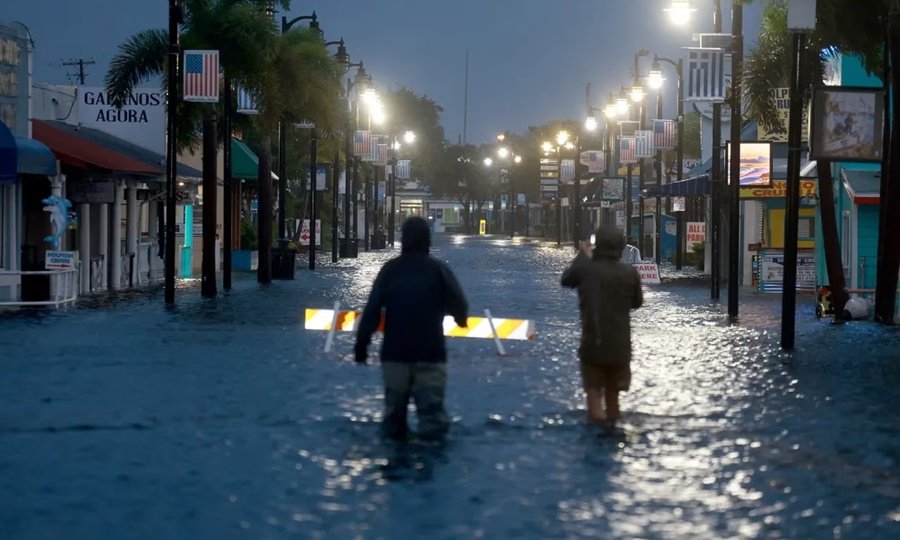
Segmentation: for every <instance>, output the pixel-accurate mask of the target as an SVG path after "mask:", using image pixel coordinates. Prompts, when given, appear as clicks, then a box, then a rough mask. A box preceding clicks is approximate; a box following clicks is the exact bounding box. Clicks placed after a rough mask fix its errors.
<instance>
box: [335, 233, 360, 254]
mask: <svg viewBox="0 0 900 540" xmlns="http://www.w3.org/2000/svg"><path fill="white" fill-rule="evenodd" d="M338 246H339V249H338V253H339V254H340V256H341V258H342V259H355V258H357V257H358V256H359V239H358V238H353V239H351V240H350V245H349V246H348V245H347V241H346V240H344V239H341V241H340V244H338ZM348 247H349V249H348Z"/></svg>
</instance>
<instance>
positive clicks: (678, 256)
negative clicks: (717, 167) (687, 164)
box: [650, 56, 684, 270]
mask: <svg viewBox="0 0 900 540" xmlns="http://www.w3.org/2000/svg"><path fill="white" fill-rule="evenodd" d="M660 62H664V63H666V64H669V65H671V66H672V67H674V68H675V72H676V74H677V75H678V112H677V116H678V119H677V122H678V133H677V137H678V141H677V143H676V145H677V146H676V156H675V161H676V165H675V166H676V176H675V181H676V182H680V181H681V180H682V179H683V178H684V65H683V63H682V60H681V58H679V59H678V61H677V62H675V61H674V60H670V59H668V58H660V57H659V56H655V57H654V58H653V64H654V65H653V69H651V71H650V84H651V86H652V85H653V84H654V82H653V81H654V80H656V81H658V84H659V86H662V70H661V69H659V63H660ZM657 115H658V116H661V115H662V95H661V94H660V98H659V105H658V110H657ZM657 174H658V178H659V180H658V181H659V182H660V185H661V182H662V163H660V164H659V170H658V171H657ZM683 215H684V211H681V212H676V213H675V245H676V248H675V269H676V270H681V267H682V265H683V264H684V218H683ZM657 234H658V235H659V237H660V238H662V235H661V232H660V231H657Z"/></svg>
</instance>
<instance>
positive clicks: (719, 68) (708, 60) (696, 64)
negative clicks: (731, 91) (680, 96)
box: [684, 47, 726, 102]
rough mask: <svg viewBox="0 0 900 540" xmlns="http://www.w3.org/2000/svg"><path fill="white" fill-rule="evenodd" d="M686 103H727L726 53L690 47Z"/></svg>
mask: <svg viewBox="0 0 900 540" xmlns="http://www.w3.org/2000/svg"><path fill="white" fill-rule="evenodd" d="M687 49H688V80H687V95H686V96H685V97H684V99H685V101H714V102H715V101H719V102H721V101H725V63H726V61H725V51H723V50H722V49H701V48H695V47H688V48H687Z"/></svg>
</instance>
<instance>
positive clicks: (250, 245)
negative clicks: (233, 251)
mask: <svg viewBox="0 0 900 540" xmlns="http://www.w3.org/2000/svg"><path fill="white" fill-rule="evenodd" d="M241 249H246V250H249V251H256V250H257V249H259V245H258V242H257V239H256V226H255V225H253V224H252V223H250V222H249V221H242V222H241Z"/></svg>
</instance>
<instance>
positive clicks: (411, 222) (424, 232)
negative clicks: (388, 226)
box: [400, 216, 431, 253]
mask: <svg viewBox="0 0 900 540" xmlns="http://www.w3.org/2000/svg"><path fill="white" fill-rule="evenodd" d="M400 242H401V243H402V247H401V249H400V253H428V248H430V247H431V230H430V229H429V228H428V223H427V222H426V221H425V220H424V219H422V218H420V217H418V216H413V217H411V218H409V219H407V220H406V221H405V222H403V227H402V228H401V229H400Z"/></svg>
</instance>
